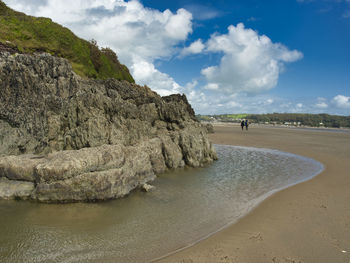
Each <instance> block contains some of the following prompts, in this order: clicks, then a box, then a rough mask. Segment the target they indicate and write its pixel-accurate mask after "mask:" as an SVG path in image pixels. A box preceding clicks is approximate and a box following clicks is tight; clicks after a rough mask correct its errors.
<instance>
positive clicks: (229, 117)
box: [196, 114, 248, 122]
mask: <svg viewBox="0 0 350 263" xmlns="http://www.w3.org/2000/svg"><path fill="white" fill-rule="evenodd" d="M247 116H248V114H221V115H200V114H199V115H197V116H196V117H197V119H198V120H200V121H212V120H220V121H222V122H239V121H240V120H241V119H245V118H246V117H247Z"/></svg>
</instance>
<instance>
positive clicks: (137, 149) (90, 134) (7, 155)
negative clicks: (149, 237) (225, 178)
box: [0, 52, 216, 202]
mask: <svg viewBox="0 0 350 263" xmlns="http://www.w3.org/2000/svg"><path fill="white" fill-rule="evenodd" d="M0 94H1V96H0V178H2V179H4V178H6V182H7V183H8V181H19V182H28V183H31V184H33V185H34V187H33V189H32V192H31V193H30V195H29V197H30V198H32V199H35V200H39V201H45V202H51V201H58V202H71V201H92V200H104V199H110V198H117V197H121V196H124V195H126V194H128V193H129V192H130V191H131V190H133V189H135V188H137V187H141V186H142V185H144V184H145V183H147V182H148V181H151V180H153V179H154V178H155V176H156V174H159V173H162V172H164V171H165V170H167V169H175V168H179V167H183V166H185V165H188V166H193V167H198V166H203V165H205V164H206V163H210V162H211V161H212V160H214V159H216V153H215V151H214V149H213V147H212V145H211V143H210V142H209V141H208V138H207V131H206V129H205V128H204V127H202V126H201V125H200V123H199V122H197V121H196V119H195V115H194V111H193V109H192V108H191V106H190V104H189V103H188V102H187V99H186V97H185V96H184V95H171V96H167V97H160V96H159V95H158V94H156V93H155V92H153V91H151V90H150V89H149V88H147V87H141V86H138V85H135V84H131V83H128V82H126V81H125V82H120V81H118V80H106V81H96V80H87V79H82V78H80V77H78V76H76V75H75V74H74V73H73V72H72V69H71V66H70V64H69V63H68V62H67V61H66V60H64V59H60V58H56V57H53V56H50V55H47V54H41V55H33V56H31V55H24V54H20V55H11V54H10V53H6V52H0ZM3 181H5V179H4V180H3ZM1 182H2V181H1ZM0 184H1V183H0ZM17 197H18V196H17ZM27 197H28V196H26V197H25V198H27ZM0 198H1V193H0ZM7 198H8V197H7Z"/></svg>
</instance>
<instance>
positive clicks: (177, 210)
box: [0, 145, 323, 262]
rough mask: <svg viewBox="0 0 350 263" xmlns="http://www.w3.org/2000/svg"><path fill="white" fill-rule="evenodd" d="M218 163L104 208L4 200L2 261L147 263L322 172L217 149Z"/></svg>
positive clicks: (306, 164) (297, 160)
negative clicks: (278, 191)
mask: <svg viewBox="0 0 350 263" xmlns="http://www.w3.org/2000/svg"><path fill="white" fill-rule="evenodd" d="M216 149H217V152H218V156H219V160H218V161H217V162H215V163H214V164H212V165H210V166H208V167H206V168H200V169H185V170H181V171H176V172H171V173H167V174H164V175H161V176H160V177H159V178H158V179H157V180H156V181H154V182H153V185H155V186H156V189H155V190H154V191H153V192H150V193H143V192H140V191H136V192H134V193H132V194H131V195H130V196H128V197H127V198H124V199H120V200H115V201H109V202H103V203H89V204H83V203H77V204H64V205H57V204H37V203H32V202H24V201H21V202H20V201H0V262H147V261H150V260H152V259H155V258H158V257H161V256H163V255H165V254H167V253H170V252H172V251H175V250H177V249H180V248H183V247H186V246H188V245H190V244H193V243H194V242H196V241H198V240H200V239H203V238H204V237H206V236H208V235H209V234H212V233H214V232H216V231H218V230H219V229H221V228H223V227H225V226H227V225H229V224H232V223H233V222H235V221H237V219H239V218H240V217H242V216H243V215H245V214H246V213H247V212H249V211H250V210H251V209H252V208H253V207H254V206H256V205H257V204H258V203H259V202H261V201H262V200H263V199H265V198H266V197H267V196H269V195H271V194H272V193H273V192H274V191H277V190H279V189H282V188H285V187H287V186H290V185H293V184H296V183H298V182H301V181H305V180H307V179H310V178H312V177H313V176H315V175H317V174H318V173H320V172H321V171H322V169H323V166H322V164H320V163H319V162H316V161H314V160H312V159H308V158H304V157H301V156H297V155H293V154H289V153H283V152H279V151H275V150H267V149H256V148H245V147H235V146H223V145H216Z"/></svg>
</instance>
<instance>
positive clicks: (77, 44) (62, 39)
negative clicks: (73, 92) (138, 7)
mask: <svg viewBox="0 0 350 263" xmlns="http://www.w3.org/2000/svg"><path fill="white" fill-rule="evenodd" d="M0 50H8V51H11V50H12V51H17V52H20V53H34V52H47V53H50V54H51V55H54V56H57V57H62V58H66V59H67V60H69V61H70V63H71V64H72V67H73V70H74V72H75V73H77V74H78V75H80V76H83V77H88V78H96V79H108V78H114V79H118V80H127V81H129V82H132V83H133V82H135V81H134V79H133V77H132V76H131V74H130V72H129V70H128V68H127V67H126V66H125V65H122V64H120V62H119V60H118V57H117V55H116V54H115V53H114V52H113V51H112V50H111V49H109V48H102V49H99V48H98V46H97V43H96V41H94V40H92V41H90V42H89V41H86V40H84V39H81V38H79V37H77V36H76V35H74V34H73V32H72V31H70V30H69V29H68V28H65V27H63V26H61V25H59V24H57V23H54V22H52V20H51V19H49V18H43V17H33V16H27V15H25V14H24V13H20V12H16V11H14V10H12V9H11V8H9V7H7V6H6V5H5V3H4V2H2V1H1V0H0Z"/></svg>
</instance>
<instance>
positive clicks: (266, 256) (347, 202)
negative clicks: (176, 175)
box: [159, 125, 350, 263]
mask: <svg viewBox="0 0 350 263" xmlns="http://www.w3.org/2000/svg"><path fill="white" fill-rule="evenodd" d="M210 139H211V140H212V142H213V143H215V144H228V145H240V146H248V147H261V148H270V149H278V150H281V151H285V152H290V153H294V154H298V155H302V156H305V157H310V158H313V159H315V160H317V161H319V162H321V163H323V164H324V166H325V169H324V171H323V172H322V173H321V174H320V175H318V176H317V177H315V178H314V179H312V180H310V181H307V182H304V183H301V184H298V185H296V186H293V187H290V188H288V189H285V190H283V191H281V192H278V193H276V194H274V195H273V196H271V197H269V198H268V199H266V200H265V201H264V202H263V203H262V204H260V205H259V206H258V207H257V208H255V209H254V210H253V211H252V212H251V213H250V214H248V215H247V216H245V217H244V218H242V219H241V220H240V221H239V222H238V223H236V224H234V225H232V226H230V227H228V228H226V229H224V230H222V231H220V232H218V233H216V234H214V235H213V236H211V237H209V238H208V239H206V240H203V241H202V242H200V243H198V244H197V245H195V246H193V247H190V248H188V249H185V250H183V251H180V252H178V253H176V254H173V255H171V256H168V257H166V258H164V259H162V260H160V261H159V262H181V263H196V262H208V263H209V262H210V263H213V262H220V263H221V262H222V263H223V262H225V263H226V262H274V263H279V262H281V263H282V262H283V263H292V262H298V263H299V262H327V263H328V262H344V263H349V262H350V190H349V189H350V134H349V133H339V132H327V131H313V130H308V129H288V128H274V127H260V126H254V125H251V126H250V127H249V131H245V130H244V131H242V130H241V129H240V127H239V126H235V125H220V126H219V125H217V126H215V133H214V134H212V135H211V136H210Z"/></svg>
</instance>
